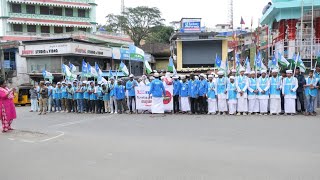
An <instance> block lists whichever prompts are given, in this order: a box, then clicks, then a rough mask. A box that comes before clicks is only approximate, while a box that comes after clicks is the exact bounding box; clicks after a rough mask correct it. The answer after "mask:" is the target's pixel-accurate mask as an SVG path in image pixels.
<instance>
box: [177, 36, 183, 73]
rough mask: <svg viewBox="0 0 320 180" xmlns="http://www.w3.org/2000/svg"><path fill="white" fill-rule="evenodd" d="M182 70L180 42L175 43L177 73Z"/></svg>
mask: <svg viewBox="0 0 320 180" xmlns="http://www.w3.org/2000/svg"><path fill="white" fill-rule="evenodd" d="M181 70H182V42H181V41H177V71H181Z"/></svg>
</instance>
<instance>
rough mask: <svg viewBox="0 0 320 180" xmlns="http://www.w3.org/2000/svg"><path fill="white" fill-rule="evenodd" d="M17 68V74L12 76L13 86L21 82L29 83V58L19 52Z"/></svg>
mask: <svg viewBox="0 0 320 180" xmlns="http://www.w3.org/2000/svg"><path fill="white" fill-rule="evenodd" d="M19 48H21V46H20V47H19ZM16 68H17V76H16V77H13V78H12V83H11V86H12V87H17V86H19V85H21V84H26V83H29V82H30V77H29V75H27V60H26V58H25V57H21V56H20V55H19V52H17V53H16Z"/></svg>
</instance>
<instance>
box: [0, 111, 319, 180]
mask: <svg viewBox="0 0 320 180" xmlns="http://www.w3.org/2000/svg"><path fill="white" fill-rule="evenodd" d="M28 110H29V108H28V107H18V108H17V112H18V119H16V120H15V121H14V124H13V127H14V128H15V129H16V130H14V131H13V132H11V133H8V134H0V179H1V180H213V179H217V180H229V179H230V180H238V179H239V180H247V179H248V180H249V179H250V180H276V179H281V180H282V179H284V180H316V179H320V170H319V167H320V131H319V128H320V118H319V116H318V117H307V118H306V117H304V116H241V117H238V116H208V115H203V116H200V115H193V116H190V115H165V116H163V115H92V114H81V115H79V114H77V115H76V114H67V113H51V114H48V115H46V116H38V115H37V114H36V113H30V112H28Z"/></svg>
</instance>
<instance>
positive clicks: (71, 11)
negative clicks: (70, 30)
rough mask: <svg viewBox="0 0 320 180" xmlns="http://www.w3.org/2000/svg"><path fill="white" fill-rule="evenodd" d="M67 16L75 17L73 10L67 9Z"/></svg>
mask: <svg viewBox="0 0 320 180" xmlns="http://www.w3.org/2000/svg"><path fill="white" fill-rule="evenodd" d="M65 16H70V17H72V16H73V9H71V8H66V9H65Z"/></svg>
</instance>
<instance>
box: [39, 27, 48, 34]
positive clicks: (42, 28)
mask: <svg viewBox="0 0 320 180" xmlns="http://www.w3.org/2000/svg"><path fill="white" fill-rule="evenodd" d="M41 33H50V27H49V26H41Z"/></svg>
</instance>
